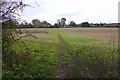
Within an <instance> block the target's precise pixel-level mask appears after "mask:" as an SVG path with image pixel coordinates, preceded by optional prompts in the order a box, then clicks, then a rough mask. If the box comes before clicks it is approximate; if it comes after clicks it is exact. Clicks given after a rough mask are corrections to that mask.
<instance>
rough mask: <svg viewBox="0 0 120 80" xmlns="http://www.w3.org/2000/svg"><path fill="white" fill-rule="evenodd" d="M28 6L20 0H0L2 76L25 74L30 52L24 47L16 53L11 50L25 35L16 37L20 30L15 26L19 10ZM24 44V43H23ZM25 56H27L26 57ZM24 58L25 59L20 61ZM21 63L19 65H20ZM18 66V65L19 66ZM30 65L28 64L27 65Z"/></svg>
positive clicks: (9, 76)
mask: <svg viewBox="0 0 120 80" xmlns="http://www.w3.org/2000/svg"><path fill="white" fill-rule="evenodd" d="M26 6H28V5H27V4H24V2H23V1H22V0H2V1H0V14H1V15H0V21H1V22H2V24H3V25H2V65H3V66H2V69H3V71H2V78H3V79H4V78H23V75H24V74H25V75H27V74H28V71H27V70H26V68H25V66H26V64H27V65H29V63H28V62H29V61H31V58H29V57H27V56H30V52H29V51H28V50H27V49H26V47H24V48H25V49H26V52H24V53H23V52H22V51H21V54H18V53H17V52H16V51H15V50H13V48H12V45H14V43H16V42H18V40H20V39H21V38H23V37H25V36H29V35H28V34H27V35H24V36H20V37H18V36H17V37H16V35H17V33H18V34H21V33H20V32H21V31H20V30H19V29H17V28H16V26H17V23H16V22H17V21H20V11H21V12H22V11H23V8H24V7H26ZM23 44H24V43H23ZM26 57H27V58H26ZM23 58H24V60H25V59H27V60H25V61H24V64H25V65H24V64H23V61H21V60H22V59H23ZM20 65H21V66H20ZM19 66H20V67H19ZM29 66H30V65H29Z"/></svg>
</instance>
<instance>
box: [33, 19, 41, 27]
mask: <svg viewBox="0 0 120 80" xmlns="http://www.w3.org/2000/svg"><path fill="white" fill-rule="evenodd" d="M32 24H33V26H34V27H35V28H39V27H40V26H41V22H40V20H39V19H33V20H32Z"/></svg>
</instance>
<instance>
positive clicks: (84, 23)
mask: <svg viewBox="0 0 120 80" xmlns="http://www.w3.org/2000/svg"><path fill="white" fill-rule="evenodd" d="M82 27H90V24H89V23H88V22H83V23H82Z"/></svg>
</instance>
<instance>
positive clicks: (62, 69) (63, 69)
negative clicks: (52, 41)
mask: <svg viewBox="0 0 120 80" xmlns="http://www.w3.org/2000/svg"><path fill="white" fill-rule="evenodd" d="M58 40H59V43H58V45H57V57H58V70H57V72H56V77H57V78H66V77H67V75H68V71H69V68H68V64H67V62H66V61H65V60H64V59H65V54H67V50H68V48H69V45H68V43H67V42H66V41H65V40H64V39H63V37H62V36H61V34H60V32H59V31H58Z"/></svg>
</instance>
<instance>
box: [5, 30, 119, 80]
mask: <svg viewBox="0 0 120 80" xmlns="http://www.w3.org/2000/svg"><path fill="white" fill-rule="evenodd" d="M36 37H37V38H36V39H35V38H32V37H26V38H24V39H22V40H20V41H18V42H17V43H15V44H13V45H11V50H12V51H14V52H15V53H13V54H15V55H13V54H12V55H13V58H14V59H15V61H14V62H13V63H12V66H11V67H10V68H12V70H11V69H9V68H6V67H5V66H4V67H3V70H4V71H3V77H14V78H15V77H17V78H20V77H27V78H51V77H56V76H58V77H60V78H65V77H69V78H108V77H112V78H114V77H118V73H117V67H118V65H117V62H118V51H117V45H116V44H114V45H115V46H113V43H108V42H105V41H101V40H97V39H92V38H80V37H78V36H71V35H69V34H66V33H65V32H63V31H62V30H61V29H53V30H52V32H51V33H48V34H37V35H36ZM51 42H53V43H51ZM16 61H17V63H16ZM26 64H27V65H26ZM19 66H22V67H19ZM61 71H64V72H63V73H61ZM14 73H16V74H14ZM64 73H65V74H64ZM62 74H64V75H62Z"/></svg>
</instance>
